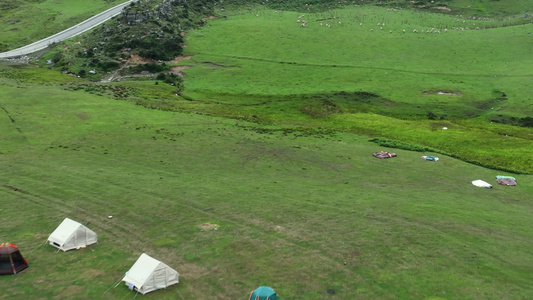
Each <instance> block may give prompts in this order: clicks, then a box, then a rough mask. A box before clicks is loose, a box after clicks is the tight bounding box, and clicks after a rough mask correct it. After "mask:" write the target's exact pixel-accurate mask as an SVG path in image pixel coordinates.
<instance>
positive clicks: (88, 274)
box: [81, 269, 105, 279]
mask: <svg viewBox="0 0 533 300" xmlns="http://www.w3.org/2000/svg"><path fill="white" fill-rule="evenodd" d="M102 275H105V271H103V270H98V269H86V270H84V271H83V273H82V274H81V277H83V278H86V279H93V278H95V277H98V276H102Z"/></svg>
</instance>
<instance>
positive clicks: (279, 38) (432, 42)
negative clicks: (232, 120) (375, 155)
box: [182, 7, 533, 172]
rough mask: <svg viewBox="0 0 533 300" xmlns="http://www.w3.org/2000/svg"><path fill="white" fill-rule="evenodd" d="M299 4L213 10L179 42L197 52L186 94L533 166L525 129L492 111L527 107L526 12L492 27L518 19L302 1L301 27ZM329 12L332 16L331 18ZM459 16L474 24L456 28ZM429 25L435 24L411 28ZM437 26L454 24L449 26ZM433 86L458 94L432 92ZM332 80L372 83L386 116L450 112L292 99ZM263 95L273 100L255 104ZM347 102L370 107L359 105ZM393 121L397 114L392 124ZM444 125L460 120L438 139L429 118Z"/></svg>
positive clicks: (321, 89) (344, 85) (328, 86)
mask: <svg viewBox="0 0 533 300" xmlns="http://www.w3.org/2000/svg"><path fill="white" fill-rule="evenodd" d="M300 15H302V14H301V13H296V12H277V11H272V10H264V9H260V8H258V9H256V10H252V11H247V12H240V13H237V14H235V15H231V14H229V18H228V19H223V18H221V19H219V20H213V21H210V22H209V23H208V25H209V26H207V27H204V28H202V29H201V30H197V31H192V32H189V34H188V38H187V39H188V40H187V43H188V45H187V47H186V48H185V51H186V54H189V55H193V58H192V59H191V60H186V61H183V62H182V64H184V65H191V66H194V67H193V68H190V69H187V70H186V71H185V72H186V73H187V78H186V81H185V91H184V93H185V94H186V95H188V96H190V97H192V98H193V99H198V100H202V101H206V100H209V101H214V102H220V103H228V104H230V105H229V106H230V108H226V110H228V111H230V110H232V109H233V110H237V111H238V112H237V113H233V114H234V115H235V114H239V112H240V113H241V114H243V111H244V114H246V112H248V113H249V114H250V115H252V114H255V115H259V116H261V117H263V119H265V120H271V121H275V122H281V123H285V124H295V123H298V122H300V124H304V123H305V122H308V124H309V122H310V123H313V122H315V123H316V124H319V125H318V126H324V127H334V128H336V129H339V128H340V129H346V130H348V131H352V132H357V133H360V134H369V135H373V136H376V135H382V136H387V137H389V138H397V139H401V140H406V141H409V142H412V143H420V144H424V145H429V146H432V147H435V148H438V149H441V150H443V151H447V152H454V153H457V154H458V155H461V156H462V157H464V158H465V159H468V160H473V161H478V162H481V163H486V162H487V158H488V159H491V160H493V161H494V162H495V164H497V165H500V166H505V167H509V168H514V169H516V170H522V171H528V172H530V171H531V170H529V169H527V167H526V168H524V166H527V165H528V162H531V161H532V157H530V156H529V155H527V154H526V156H525V157H524V159H525V162H526V163H524V161H517V160H516V159H515V157H516V156H517V155H520V154H523V153H529V152H528V150H527V149H529V148H530V147H531V130H529V129H520V128H512V127H505V126H503V127H502V126H496V125H494V124H489V122H487V120H491V119H492V118H497V117H498V116H500V115H502V116H508V117H524V116H528V115H533V110H532V106H531V87H530V86H529V84H528V82H529V81H530V80H529V79H530V78H531V76H532V74H531V72H530V66H531V65H532V61H531V51H530V50H531V49H530V46H529V44H528V43H527V42H524V41H525V40H527V38H528V36H529V35H528V33H527V32H528V30H530V29H531V24H524V25H515V26H512V27H501V28H493V27H495V26H504V25H509V24H506V22H510V23H513V22H520V20H521V19H519V18H513V19H511V20H507V19H505V20H503V19H499V18H489V19H484V20H472V19H469V18H463V17H452V16H448V15H439V14H428V13H421V12H413V11H407V10H396V11H394V10H387V9H385V8H376V7H356V8H350V9H340V10H333V11H330V12H324V13H316V14H311V13H305V14H304V15H305V17H303V18H302V19H306V20H307V24H308V27H307V28H302V27H301V26H300V25H299V23H297V22H296V20H297V19H298V17H299V16H300ZM339 21H340V22H342V25H339V24H338V22H339ZM463 21H464V22H463ZM383 22H385V24H386V25H385V27H384V29H382V30H381V29H379V28H380V26H377V23H380V24H382V23H383ZM320 23H322V24H323V26H320ZM326 23H328V24H332V25H333V26H332V27H331V28H326V27H325V24H326ZM360 24H362V25H360ZM459 26H460V27H463V28H466V27H469V28H475V27H480V30H454V29H453V28H454V27H459ZM431 28H434V30H436V29H439V30H440V31H441V33H440V34H426V33H418V34H415V33H413V32H412V31H413V29H417V30H418V31H419V32H421V31H422V30H424V31H427V30H431ZM444 28H448V29H449V32H447V33H444ZM370 29H373V31H372V32H370ZM403 29H405V30H406V33H403V32H402V30H403ZM389 31H392V33H389ZM228 37H231V38H228ZM502 41H503V42H502ZM206 62H208V63H206ZM439 90H442V91H449V92H461V95H459V96H444V95H438V94H437V93H436V91H439ZM339 91H346V92H354V91H365V92H372V93H376V94H378V95H380V96H383V97H385V98H387V99H390V100H392V105H391V106H390V108H389V109H388V111H389V113H391V112H392V115H393V116H394V115H395V116H400V117H401V118H415V119H417V118H418V119H420V118H423V119H425V118H426V114H427V113H428V112H429V111H431V112H433V113H434V114H436V115H437V116H438V117H440V116H444V117H445V119H447V120H445V121H439V122H428V121H422V120H420V121H418V122H411V121H397V120H393V119H390V118H387V117H385V118H384V117H379V116H372V115H368V114H367V115H359V114H346V113H345V114H341V115H335V116H334V117H333V120H332V119H331V118H326V119H325V120H323V122H322V123H320V121H317V120H313V121H309V120H304V119H305V117H304V116H303V115H302V114H300V115H298V112H299V110H300V109H301V108H302V107H304V106H305V105H307V104H308V103H307V104H306V103H305V101H304V102H302V101H297V100H301V96H300V95H302V94H304V95H305V94H314V93H331V92H339ZM496 91H499V92H505V93H506V95H507V100H505V101H495V100H494V97H495V93H496ZM291 95H298V96H294V97H293V100H294V101H293V102H292V103H286V102H279V101H277V99H280V98H281V99H283V101H288V100H290V99H291ZM276 97H278V98H276ZM265 99H267V100H266V102H265ZM264 103H268V105H259V104H264ZM251 104H253V105H254V106H250V105H251ZM235 105H241V106H247V107H246V108H243V107H237V108H236V107H235ZM348 108H350V107H349V106H348ZM215 109H216V108H215ZM223 109H224V108H221V109H220V110H223ZM351 110H352V111H355V112H368V111H365V110H364V109H361V107H352V108H351ZM348 111H349V110H348ZM371 111H372V110H371ZM385 111H387V108H385ZM229 114H231V112H229ZM476 117H478V119H474V118H476ZM467 118H470V120H465V119H467ZM390 124H397V125H398V126H394V128H390ZM439 125H441V126H440V127H439ZM443 126H447V127H450V126H451V127H454V128H455V129H457V130H458V131H456V132H455V133H449V134H446V135H445V137H444V138H443V139H440V138H438V136H437V135H436V132H435V130H436V129H437V128H441V127H443ZM396 129H398V130H396ZM510 132H513V133H512V134H511V133H510ZM506 135H507V136H506ZM509 135H512V136H514V138H509V137H508V136H509ZM450 138H451V139H450ZM526 169H527V170H526Z"/></svg>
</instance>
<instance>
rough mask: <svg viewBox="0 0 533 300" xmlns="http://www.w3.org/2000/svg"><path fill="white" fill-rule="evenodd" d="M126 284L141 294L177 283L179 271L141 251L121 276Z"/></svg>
mask: <svg viewBox="0 0 533 300" xmlns="http://www.w3.org/2000/svg"><path fill="white" fill-rule="evenodd" d="M122 281H125V282H126V285H127V286H128V287H129V288H130V289H132V290H135V291H138V292H139V293H141V294H143V295H144V294H146V293H149V292H152V291H155V290H158V289H164V288H166V287H168V286H170V285H173V284H176V283H179V273H178V272H177V271H176V270H174V269H172V268H171V267H169V266H167V265H166V264H164V263H162V262H160V261H158V260H157V259H155V258H152V257H150V256H149V255H147V254H145V253H143V254H141V256H140V257H139V259H137V261H136V262H135V264H133V266H132V267H131V269H130V270H129V271H128V272H126V276H124V278H122Z"/></svg>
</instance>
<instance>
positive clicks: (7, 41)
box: [0, 0, 125, 52]
mask: <svg viewBox="0 0 533 300" xmlns="http://www.w3.org/2000/svg"><path fill="white" fill-rule="evenodd" d="M122 2H125V1H123V0H106V1H102V0H88V1H70V0H40V1H31V0H30V1H22V0H10V1H2V3H0V36H1V39H0V52H4V51H8V50H12V49H16V48H18V47H22V46H25V45H27V44H31V43H33V42H35V41H38V40H40V39H42V38H45V37H47V36H50V35H53V34H55V33H58V32H60V31H63V30H65V29H67V28H69V27H70V26H73V25H76V24H78V23H80V22H82V21H84V20H85V19H88V18H89V17H91V16H93V15H95V14H97V13H99V12H102V11H104V10H106V9H108V8H111V7H113V6H114V5H117V4H120V3H122Z"/></svg>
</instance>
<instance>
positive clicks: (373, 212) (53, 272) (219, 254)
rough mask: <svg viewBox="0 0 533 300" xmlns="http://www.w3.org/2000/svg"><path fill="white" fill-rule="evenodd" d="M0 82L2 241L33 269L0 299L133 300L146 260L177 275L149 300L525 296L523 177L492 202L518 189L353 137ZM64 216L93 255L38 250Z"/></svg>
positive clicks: (530, 260) (472, 170)
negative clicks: (271, 294) (132, 279)
mask: <svg viewBox="0 0 533 300" xmlns="http://www.w3.org/2000/svg"><path fill="white" fill-rule="evenodd" d="M43 81H45V82H47V84H46V85H43V84H42V83H41V82H43ZM0 83H1V84H2V89H1V90H0V99H1V100H0V106H1V112H2V113H1V114H0V122H1V126H0V139H1V142H2V143H1V146H0V169H1V170H2V172H1V173H0V212H1V214H0V222H1V224H2V240H3V241H8V242H14V243H16V244H17V245H18V246H19V247H20V249H21V250H22V253H23V255H25V257H26V258H27V259H28V261H29V264H30V267H29V269H27V270H25V271H23V272H21V273H20V274H18V275H16V276H2V277H0V286H2V296H3V297H8V298H12V297H24V298H25V299H42V298H76V299H133V298H134V297H135V293H133V292H130V291H129V290H128V289H127V287H125V286H124V285H123V284H118V283H119V281H120V279H121V278H122V277H123V276H124V273H125V272H126V271H127V270H128V269H129V268H130V267H131V265H132V264H133V263H134V261H135V260H136V259H137V258H138V256H139V255H140V254H141V253H143V252H145V253H147V254H149V255H151V256H153V257H155V258H157V259H160V260H162V261H163V262H164V263H166V264H168V265H169V266H171V267H173V268H175V269H176V270H178V271H179V272H180V274H181V277H180V281H181V282H180V284H178V285H177V286H173V287H171V288H168V289H166V290H162V291H157V292H154V293H153V294H148V295H147V296H144V297H149V298H157V299H246V297H247V296H248V295H249V292H250V291H251V290H252V289H254V288H255V287H257V286H260V285H269V286H272V287H273V288H274V289H275V290H276V291H277V292H278V294H279V296H280V298H281V299H358V298H365V299H528V298H531V297H533V294H532V290H531V286H530V279H531V267H530V266H531V265H533V256H532V254H531V251H530V249H531V248H532V247H533V244H532V243H533V242H532V241H533V233H532V231H531V226H530V221H531V217H532V213H533V202H532V201H531V194H532V193H533V184H532V183H531V182H532V176H529V175H516V178H517V181H518V186H516V187H508V186H500V185H497V184H496V177H495V176H496V175H511V174H508V173H505V172H498V171H494V170H489V169H485V168H482V167H478V166H474V165H472V164H467V163H465V162H462V161H460V160H457V159H453V158H450V157H447V156H442V155H441V156H440V160H439V161H438V162H427V161H423V160H421V159H420V156H421V155H423V154H428V155H430V154H434V153H431V152H424V153H419V152H409V151H405V150H398V149H389V148H386V147H379V146H377V145H375V144H373V143H369V142H368V139H367V138H364V137H360V136H357V135H353V134H347V133H328V132H320V131H317V132H316V133H315V134H310V132H309V131H306V130H302V131H299V130H298V129H297V128H294V129H293V130H290V128H287V127H280V126H264V125H258V124H254V123H248V122H244V121H235V120H229V119H223V118H216V117H209V116H202V115H198V114H188V113H178V112H165V111H161V110H148V109H146V108H144V107H141V106H136V105H133V104H132V103H130V102H125V101H120V100H117V99H114V98H111V97H112V96H111V95H108V94H106V93H104V92H102V90H101V89H100V90H99V89H93V90H92V92H90V93H89V90H88V89H84V88H82V87H83V86H84V85H86V84H87V83H86V82H84V81H83V80H81V79H77V78H74V77H71V76H68V75H62V74H60V73H57V72H54V71H47V70H46V69H39V68H34V67H27V68H12V67H5V66H0ZM102 86H104V85H102ZM105 86H107V87H108V88H109V89H114V90H120V88H119V87H120V86H121V85H120V84H116V83H110V84H105ZM76 87H80V89H76ZM95 87H96V85H95ZM151 87H152V88H153V89H154V93H155V91H157V90H159V92H161V93H164V92H165V91H166V92H168V91H169V86H166V85H158V86H154V85H153V84H152V85H151ZM141 89H142V86H141V85H139V84H137V85H133V86H129V87H128V89H127V93H129V94H131V95H132V96H130V97H142V95H143V93H141V92H140V91H141ZM380 150H390V151H394V152H396V153H397V154H398V157H397V158H392V159H388V160H379V159H376V158H374V157H373V156H372V155H371V154H372V153H373V152H376V151H380ZM476 179H483V180H486V181H488V182H490V183H492V184H493V185H494V188H493V189H490V190H489V189H483V188H478V187H475V186H473V185H472V184H471V181H472V180H476ZM109 215H112V216H113V218H112V219H108V216H109ZM65 217H69V218H72V219H74V220H77V221H79V222H82V223H84V224H86V225H87V226H88V227H89V228H91V229H92V230H94V231H95V232H96V233H97V234H98V235H99V243H98V244H97V245H95V246H91V247H88V248H86V249H81V250H79V251H76V250H74V251H69V252H66V253H63V252H57V251H56V249H55V248H53V247H51V246H49V245H47V244H46V239H47V236H48V234H50V233H51V232H52V231H53V230H54V229H55V228H56V227H57V226H58V224H59V223H60V222H61V221H62V220H63V219H64V218H65ZM215 227H216V228H217V230H213V228H215ZM116 284H118V286H116V287H115V285H116Z"/></svg>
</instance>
